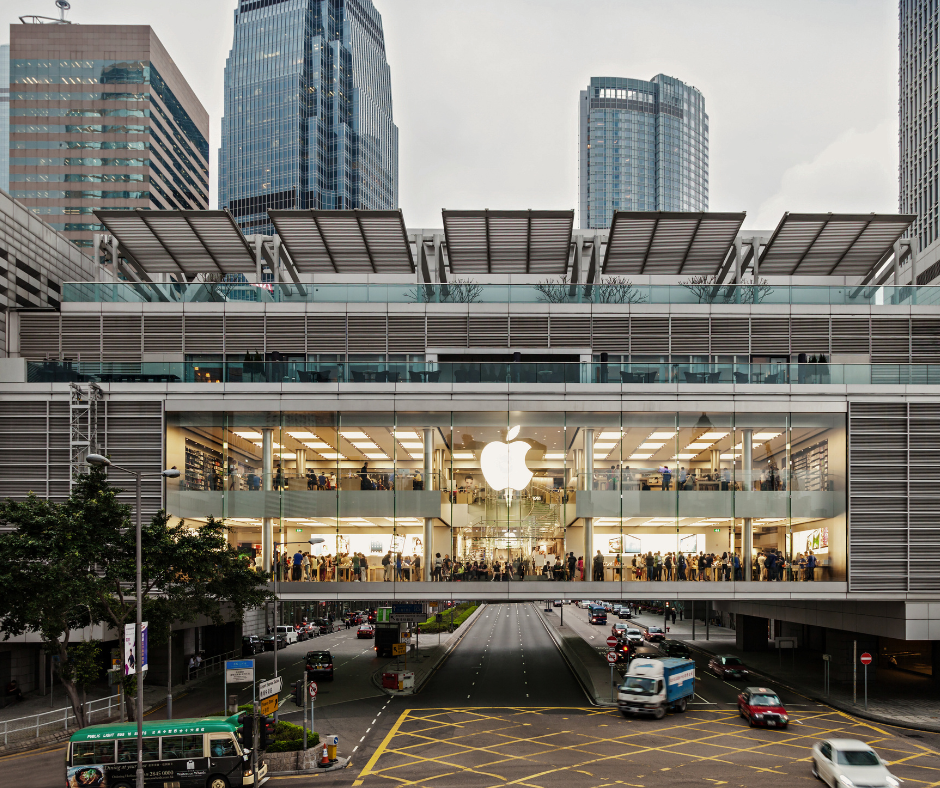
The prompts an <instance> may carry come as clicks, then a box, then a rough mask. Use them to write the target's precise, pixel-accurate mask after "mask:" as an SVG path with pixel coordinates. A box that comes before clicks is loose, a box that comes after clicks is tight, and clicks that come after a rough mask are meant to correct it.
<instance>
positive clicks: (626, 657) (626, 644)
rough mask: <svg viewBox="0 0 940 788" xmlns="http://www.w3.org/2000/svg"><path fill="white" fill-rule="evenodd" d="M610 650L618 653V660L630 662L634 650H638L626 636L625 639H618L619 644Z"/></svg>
mask: <svg viewBox="0 0 940 788" xmlns="http://www.w3.org/2000/svg"><path fill="white" fill-rule="evenodd" d="M610 650H611V651H613V652H614V653H615V654H616V655H617V662H629V661H630V660H631V659H633V652H635V651H636V646H634V645H633V644H632V643H631V642H630V641H629V640H627V639H626V638H624V639H623V640H618V641H617V645H616V646H614V647H613V648H612V649H610Z"/></svg>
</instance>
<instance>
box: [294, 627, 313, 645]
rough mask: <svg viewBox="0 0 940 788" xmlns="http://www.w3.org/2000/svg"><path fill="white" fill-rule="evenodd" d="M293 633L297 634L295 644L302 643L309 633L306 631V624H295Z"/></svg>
mask: <svg viewBox="0 0 940 788" xmlns="http://www.w3.org/2000/svg"><path fill="white" fill-rule="evenodd" d="M294 632H296V633H297V642H298V643H303V642H304V641H305V640H306V639H307V638H309V637H310V633H309V631H308V630H307V625H306V624H297V625H296V626H295V627H294Z"/></svg>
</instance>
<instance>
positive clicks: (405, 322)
mask: <svg viewBox="0 0 940 788" xmlns="http://www.w3.org/2000/svg"><path fill="white" fill-rule="evenodd" d="M424 351H425V342H424V315H423V314H421V315H389V316H388V352H389V353H424Z"/></svg>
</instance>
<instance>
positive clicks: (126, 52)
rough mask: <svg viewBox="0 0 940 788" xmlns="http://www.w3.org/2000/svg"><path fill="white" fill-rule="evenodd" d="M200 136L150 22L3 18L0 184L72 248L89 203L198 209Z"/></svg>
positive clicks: (190, 101) (89, 221) (85, 242)
mask: <svg viewBox="0 0 940 788" xmlns="http://www.w3.org/2000/svg"><path fill="white" fill-rule="evenodd" d="M208 138H209V116H208V114H207V113H206V110H205V109H204V108H203V106H202V104H201V103H200V102H199V100H198V99H197V98H196V95H195V94H194V93H193V91H192V89H191V88H190V87H189V85H188V83H187V82H186V80H185V79H184V78H183V75H182V74H181V73H180V71H179V69H178V68H177V67H176V64H175V63H174V62H173V60H172V58H171V57H170V56H169V54H168V53H167V51H166V49H165V48H164V47H163V44H161V43H160V40H159V39H158V38H157V36H156V34H155V33H154V31H153V29H151V28H150V27H148V26H145V25H78V24H68V23H61V24H20V25H11V26H10V190H11V193H12V195H13V196H14V197H15V198H16V199H17V200H19V201H20V202H22V203H23V205H25V206H26V207H27V208H29V210H30V211H32V212H33V213H34V214H36V215H37V216H41V217H42V218H43V219H44V220H46V221H47V222H48V223H49V224H50V225H51V226H52V227H53V228H54V229H56V230H58V231H59V232H63V233H65V235H66V236H67V237H68V238H70V239H71V240H72V241H73V242H74V243H75V244H77V245H79V246H81V247H84V248H91V246H92V244H93V242H94V233H95V232H98V231H100V230H101V229H102V227H101V225H100V224H99V223H98V222H97V221H96V220H95V217H94V212H95V210H96V209H98V208H124V209H132V208H155V209H162V208H177V209H190V210H199V209H205V208H207V207H208V204H209V202H208V201H209V164H208V161H209V143H208Z"/></svg>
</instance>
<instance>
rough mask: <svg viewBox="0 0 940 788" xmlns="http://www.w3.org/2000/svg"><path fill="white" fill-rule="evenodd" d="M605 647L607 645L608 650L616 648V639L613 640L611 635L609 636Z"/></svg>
mask: <svg viewBox="0 0 940 788" xmlns="http://www.w3.org/2000/svg"><path fill="white" fill-rule="evenodd" d="M607 645H608V646H609V647H610V648H613V647H614V646H616V645H617V638H615V637H614V636H613V635H611V636H610V637H609V638H607Z"/></svg>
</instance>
